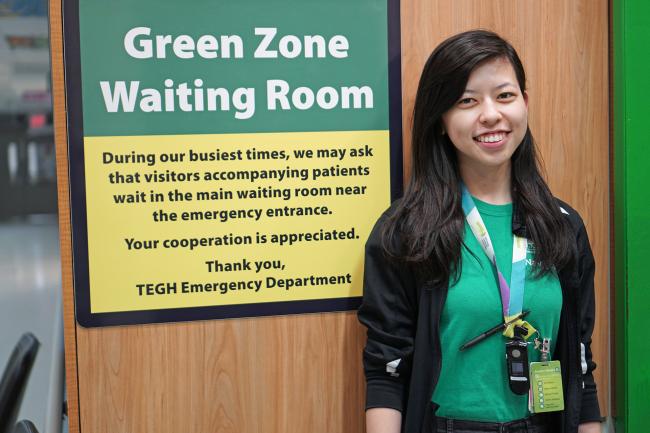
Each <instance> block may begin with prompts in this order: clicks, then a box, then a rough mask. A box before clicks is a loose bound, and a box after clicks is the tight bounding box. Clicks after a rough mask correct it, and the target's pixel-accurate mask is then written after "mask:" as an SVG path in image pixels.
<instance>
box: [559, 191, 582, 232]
mask: <svg viewBox="0 0 650 433" xmlns="http://www.w3.org/2000/svg"><path fill="white" fill-rule="evenodd" d="M554 198H555V202H556V203H557V205H558V207H559V209H560V213H561V214H562V215H564V216H565V217H566V218H567V219H568V220H569V223H570V224H571V228H572V229H573V231H574V232H577V231H579V230H581V229H583V228H584V225H585V223H584V221H583V220H582V217H581V216H580V213H578V211H577V210H575V209H574V208H573V207H571V205H569V204H568V203H567V202H565V201H563V200H561V199H559V198H557V197H554Z"/></svg>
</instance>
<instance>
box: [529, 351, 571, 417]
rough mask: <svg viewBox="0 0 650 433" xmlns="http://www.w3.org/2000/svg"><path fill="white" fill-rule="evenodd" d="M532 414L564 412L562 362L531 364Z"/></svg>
mask: <svg viewBox="0 0 650 433" xmlns="http://www.w3.org/2000/svg"><path fill="white" fill-rule="evenodd" d="M530 390H531V402H532V404H531V408H530V409H531V412H532V413H542V412H555V411H558V410H564V393H563V392H562V371H561V369H560V361H548V362H531V363H530Z"/></svg>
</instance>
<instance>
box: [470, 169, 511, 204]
mask: <svg viewBox="0 0 650 433" xmlns="http://www.w3.org/2000/svg"><path fill="white" fill-rule="evenodd" d="M460 176H461V178H462V179H463V182H464V183H465V186H467V189H468V190H469V193H470V194H471V195H472V196H474V197H476V198H477V199H479V200H481V201H484V202H486V203H490V204H508V203H512V184H511V174H510V163H508V164H504V165H501V166H499V167H474V166H471V165H469V164H461V165H460Z"/></svg>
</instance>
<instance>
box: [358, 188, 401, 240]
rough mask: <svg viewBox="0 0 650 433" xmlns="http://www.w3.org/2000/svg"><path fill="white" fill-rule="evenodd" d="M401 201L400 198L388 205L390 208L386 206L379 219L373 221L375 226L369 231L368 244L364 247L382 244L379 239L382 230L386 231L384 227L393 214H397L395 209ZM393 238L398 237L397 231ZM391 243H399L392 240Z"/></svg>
mask: <svg viewBox="0 0 650 433" xmlns="http://www.w3.org/2000/svg"><path fill="white" fill-rule="evenodd" d="M401 201H402V199H401V198H398V199H396V200H394V201H393V202H392V203H391V204H390V206H388V208H387V209H386V210H384V211H383V212H382V214H381V215H380V216H379V218H377V220H376V221H375V225H374V226H373V228H372V230H371V231H370V236H369V237H368V242H367V243H366V245H381V243H382V242H381V239H382V236H383V233H384V230H385V229H386V225H387V223H388V221H390V220H391V218H393V217H394V216H395V213H396V212H397V209H398V207H399V204H400V203H401ZM394 237H399V232H398V231H397V230H396V231H394ZM392 241H393V242H398V243H399V239H392Z"/></svg>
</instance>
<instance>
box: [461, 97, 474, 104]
mask: <svg viewBox="0 0 650 433" xmlns="http://www.w3.org/2000/svg"><path fill="white" fill-rule="evenodd" d="M471 103H472V98H463V99H461V100H460V101H458V105H469V104H471Z"/></svg>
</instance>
